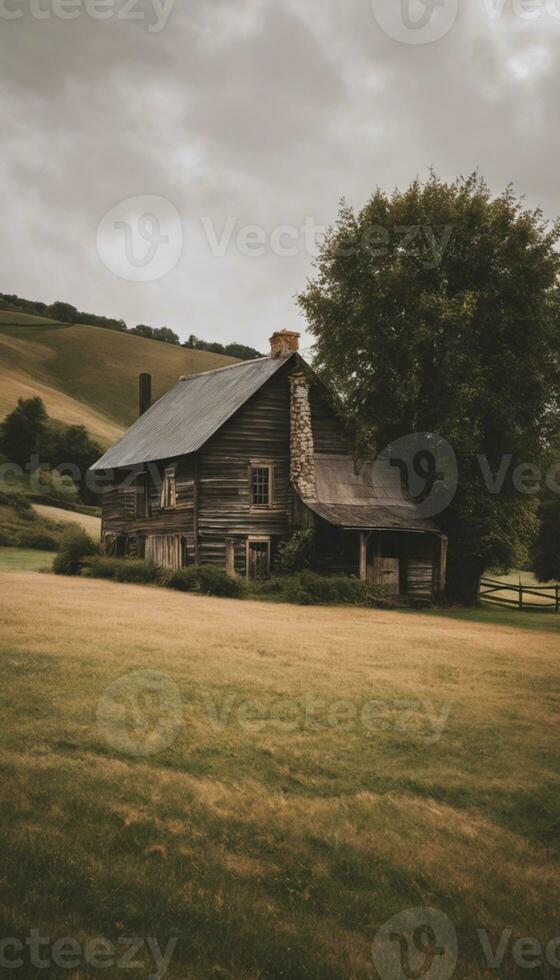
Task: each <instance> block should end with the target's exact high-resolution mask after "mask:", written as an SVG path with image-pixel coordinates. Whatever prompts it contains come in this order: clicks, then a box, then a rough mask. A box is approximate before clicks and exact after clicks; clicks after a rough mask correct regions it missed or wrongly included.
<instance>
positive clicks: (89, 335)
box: [0, 310, 235, 446]
mask: <svg viewBox="0 0 560 980" xmlns="http://www.w3.org/2000/svg"><path fill="white" fill-rule="evenodd" d="M232 363H235V360H234V358H231V357H227V356H225V355H221V354H211V353H207V352H206V351H198V350H189V349H187V348H184V347H176V346H174V345H172V344H164V343H161V342H159V341H156V340H148V339H146V338H144V337H138V336H134V335H133V334H130V333H128V334H127V333H119V332H118V331H114V330H107V329H103V328H101V327H93V326H86V325H83V324H77V325H73V326H72V325H68V324H64V323H57V322H55V321H53V320H47V319H42V318H41V317H36V316H32V315H30V314H26V313H16V312H12V311H8V310H0V418H2V417H3V416H4V415H6V414H7V413H8V412H9V411H11V410H12V408H13V407H14V405H15V404H16V403H17V400H18V398H30V397H32V396H33V395H39V396H40V397H41V398H42V399H43V401H44V403H45V407H46V409H47V412H48V414H49V415H50V416H51V417H52V418H53V419H55V420H57V421H60V422H63V423H66V424H67V425H76V424H78V425H84V426H85V427H86V429H87V430H88V432H89V433H90V434H91V436H92V437H93V438H94V439H95V440H96V441H97V442H99V443H101V444H102V445H103V446H107V445H109V444H110V443H111V442H113V441H114V440H115V439H116V438H118V436H119V435H121V433H122V432H123V430H124V429H125V428H127V427H128V426H129V425H131V424H132V422H134V420H135V418H136V417H137V412H138V408H137V405H138V375H139V374H140V373H141V372H142V371H147V372H149V373H150V374H151V375H152V379H153V380H152V390H153V397H154V399H156V398H159V397H160V396H161V395H162V394H163V393H164V392H165V391H167V390H168V389H169V388H170V387H171V386H172V385H173V384H174V383H175V381H177V379H178V378H179V377H180V375H182V374H195V373H197V372H200V371H210V370H212V369H214V368H219V367H224V366H225V365H226V364H232Z"/></svg>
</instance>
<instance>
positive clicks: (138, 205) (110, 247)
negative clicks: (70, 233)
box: [96, 194, 183, 282]
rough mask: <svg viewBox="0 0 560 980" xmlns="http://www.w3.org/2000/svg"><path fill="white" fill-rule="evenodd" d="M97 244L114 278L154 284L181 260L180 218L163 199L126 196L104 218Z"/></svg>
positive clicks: (151, 196) (173, 207)
mask: <svg viewBox="0 0 560 980" xmlns="http://www.w3.org/2000/svg"><path fill="white" fill-rule="evenodd" d="M96 244H97V251H98V253H99V257H100V258H101V261H102V262H103V264H104V265H105V266H106V267H107V269H109V271H110V272H112V273H113V274H114V275H115V276H118V277H119V278H120V279H126V280H127V281H128V282H153V281H154V280H156V279H162V278H163V276H166V275H168V273H170V272H171V271H172V270H173V269H174V268H175V266H176V265H177V263H178V261H179V259H180V258H181V253H182V251H183V225H182V221H181V216H180V214H179V212H178V210H177V208H176V207H175V205H174V204H172V202H171V201H169V200H167V198H165V197H160V196H158V195H156V194H140V195H137V196H136V197H128V198H126V199H125V200H124V201H120V202H119V203H118V204H115V206H114V207H112V208H111V209H110V210H109V211H107V213H106V214H105V215H104V216H103V218H102V219H101V221H100V222H99V225H98V227H97V236H96Z"/></svg>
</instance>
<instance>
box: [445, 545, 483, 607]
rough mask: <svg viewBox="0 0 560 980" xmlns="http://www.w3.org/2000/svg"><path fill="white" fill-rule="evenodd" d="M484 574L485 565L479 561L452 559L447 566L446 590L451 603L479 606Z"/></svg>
mask: <svg viewBox="0 0 560 980" xmlns="http://www.w3.org/2000/svg"><path fill="white" fill-rule="evenodd" d="M483 572H484V564H483V562H481V561H480V560H478V559H473V558H471V559H468V560H464V559H461V558H460V557H453V558H450V560H449V564H448V566H447V590H446V595H447V598H448V599H449V601H450V602H455V603H458V604H459V605H460V606H477V605H478V602H479V598H478V594H479V589H480V578H481V576H482V574H483Z"/></svg>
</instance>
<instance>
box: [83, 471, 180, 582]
mask: <svg viewBox="0 0 560 980" xmlns="http://www.w3.org/2000/svg"><path fill="white" fill-rule="evenodd" d="M173 462H175V463H176V477H175V479H176V489H177V504H176V506H175V507H174V508H170V509H165V508H162V507H161V484H162V478H163V471H164V469H165V465H170V464H171V463H173ZM146 479H147V481H148V488H149V494H148V495H149V512H148V514H146V515H145V516H142V515H141V508H142V498H143V495H144V481H145V480H146ZM194 498H195V489H194V461H193V458H192V456H184V457H182V458H181V459H180V460H176V461H172V460H171V461H169V462H168V463H165V464H156V463H151V464H149V466H146V467H145V469H144V470H143V471H142V472H138V473H136V474H131V473H130V472H127V471H125V470H120V471H119V472H118V473H116V474H115V482H114V486H113V487H112V488H111V489H110V490H109V491H108V492H106V493H104V494H103V495H102V500H101V514H102V519H103V535H104V537H106V536H107V535H108V536H109V540H111V538H112V537H113V536H115V535H118V536H123V535H125V536H126V538H127V539H128V540H127V542H126V546H125V552H126V553H127V554H129V555H130V556H131V557H132V556H133V555H142V554H146V557H148V553H149V552H151V551H153V550H154V549H156V550H158V549H159V551H161V553H162V554H165V555H167V554H168V553H169V554H172V553H174V552H173V548H177V547H178V541H179V540H180V539H181V538H184V542H183V546H184V550H183V554H184V555H187V556H188V561H189V563H193V562H194V552H195V541H194ZM149 535H150V536H151V535H153V536H155V537H159V538H161V537H162V536H166V537H169V536H176V539H177V540H176V542H175V543H174V544H173V546H172V545H171V544H166V545H165V547H164V545H163V544H161V542H160V543H159V544H158V542H155V541H154V542H152V543H151V544H150V545H149V546H148V548H146V547H145V539H146V538H147V537H148V536H149ZM169 549H171V550H169ZM158 553H159V552H158ZM173 563H174V562H173ZM166 564H167V562H166Z"/></svg>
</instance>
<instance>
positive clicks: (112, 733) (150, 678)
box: [97, 670, 183, 756]
mask: <svg viewBox="0 0 560 980" xmlns="http://www.w3.org/2000/svg"><path fill="white" fill-rule="evenodd" d="M182 723H183V708H182V704H181V694H180V692H179V688H178V687H177V685H176V683H175V681H174V680H172V678H171V677H169V675H168V674H163V673H161V672H160V671H157V670H136V671H132V672H131V673H130V674H125V676H124V677H120V678H119V680H117V681H115V683H114V684H111V685H110V686H109V687H107V688H106V689H105V691H104V692H103V694H102V695H101V697H100V699H99V701H98V703H97V725H98V728H99V731H100V732H101V734H102V736H103V738H104V739H105V741H106V742H107V744H108V745H110V746H111V748H113V749H116V750H117V751H119V752H124V753H125V754H126V755H132V756H150V755H155V754H156V753H158V752H163V751H164V749H167V748H169V746H170V745H172V744H173V742H174V741H175V739H176V738H177V735H178V734H179V732H180V730H181V726H182Z"/></svg>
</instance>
